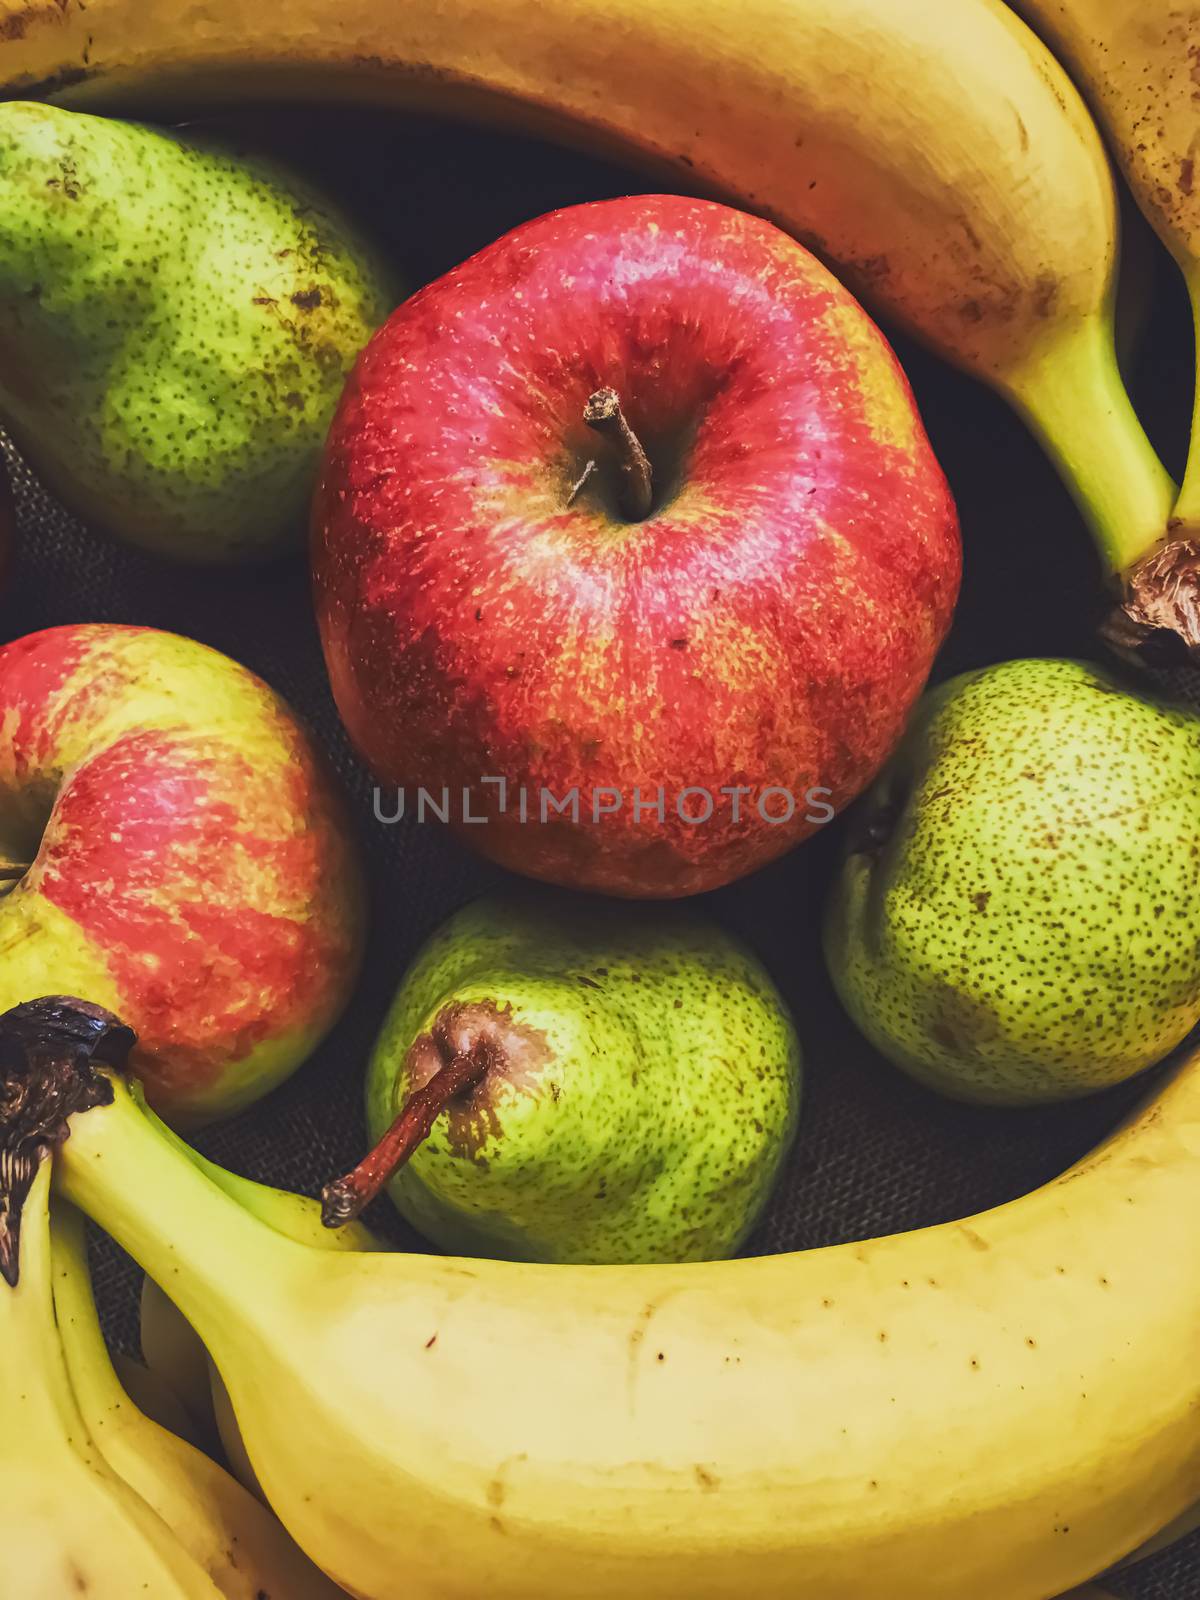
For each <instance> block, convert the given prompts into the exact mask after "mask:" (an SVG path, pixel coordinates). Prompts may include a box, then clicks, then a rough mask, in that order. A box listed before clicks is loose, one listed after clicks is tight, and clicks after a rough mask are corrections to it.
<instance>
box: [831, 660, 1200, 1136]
mask: <svg viewBox="0 0 1200 1600" xmlns="http://www.w3.org/2000/svg"><path fill="white" fill-rule="evenodd" d="M825 950H826V957H827V961H828V965H829V970H830V973H831V975H832V978H833V981H834V985H835V986H836V988H837V990H838V993H839V994H840V996H841V998H842V1001H843V1004H844V1005H845V1007H846V1009H847V1011H848V1012H849V1013H850V1015H851V1016H852V1017H853V1019H854V1020H855V1022H856V1023H857V1024H858V1026H859V1027H860V1028H861V1030H862V1031H863V1033H865V1034H866V1035H867V1037H868V1038H869V1039H870V1040H871V1041H872V1043H873V1044H875V1045H876V1046H877V1048H878V1049H879V1050H881V1051H882V1052H883V1054H884V1055H885V1056H887V1057H888V1058H889V1059H890V1060H892V1061H893V1062H895V1063H896V1065H897V1066H900V1067H902V1068H904V1069H905V1070H906V1071H908V1072H910V1073H912V1075H913V1076H914V1077H916V1078H919V1079H921V1080H922V1081H923V1082H925V1083H927V1084H930V1085H932V1086H933V1087H934V1088H936V1089H940V1090H942V1091H944V1092H945V1093H947V1094H950V1095H954V1096H956V1097H959V1098H962V1099H965V1100H973V1101H981V1102H991V1103H995V1104H1010V1105H1019V1104H1025V1103H1032V1102H1036V1101H1044V1100H1058V1099H1066V1098H1069V1097H1071V1096H1075V1095H1082V1094H1087V1093H1089V1092H1091V1091H1092V1090H1096V1089H1101V1088H1104V1087H1105V1086H1106V1085H1108V1084H1113V1083H1118V1082H1120V1081H1122V1080H1123V1079H1126V1078H1129V1077H1131V1076H1132V1075H1133V1074H1135V1073H1138V1072H1141V1071H1142V1070H1143V1069H1144V1068H1145V1067H1148V1066H1150V1065H1151V1064H1152V1063H1154V1062H1155V1061H1158V1060H1160V1059H1161V1058H1162V1057H1163V1056H1164V1055H1165V1054H1166V1053H1167V1052H1168V1051H1170V1050H1171V1049H1172V1048H1173V1047H1174V1046H1175V1045H1177V1044H1178V1043H1179V1042H1180V1041H1181V1040H1182V1039H1183V1038H1184V1037H1185V1035H1186V1034H1188V1033H1189V1032H1190V1031H1191V1029H1192V1027H1193V1026H1194V1025H1195V1023H1196V1022H1197V1020H1200V719H1197V718H1196V717H1194V716H1192V715H1190V714H1189V713H1188V712H1187V711H1185V710H1183V709H1181V708H1179V707H1176V706H1173V705H1171V704H1168V703H1166V702H1162V701H1158V700H1155V699H1152V698H1151V697H1149V696H1148V695H1142V694H1134V693H1130V692H1127V691H1126V690H1125V689H1124V688H1123V687H1122V684H1121V683H1120V681H1119V680H1118V679H1116V678H1115V677H1113V676H1112V675H1111V674H1109V673H1108V672H1106V671H1103V670H1101V669H1100V668H1099V667H1095V666H1090V665H1088V664H1086V663H1083V662H1076V661H1053V660H1034V661H1010V662H1007V663H1005V664H1004V665H1001V666H995V667H988V668H986V669H984V670H983V671H978V672H969V673H966V674H964V675H963V676H962V677H958V678H955V679H953V680H952V681H950V682H949V683H946V684H944V685H942V686H941V687H940V688H939V689H937V690H936V691H934V692H933V693H931V694H930V695H928V696H927V697H926V699H925V700H924V701H923V702H922V704H921V706H920V708H919V709H918V713H917V716H916V718H915V720H914V722H913V724H912V725H911V726H910V729H909V731H908V733H907V735H906V736H905V739H904V742H903V743H902V745H901V746H900V749H899V750H898V751H897V753H896V755H895V757H894V758H893V760H892V762H891V763H890V765H889V766H888V767H887V768H886V769H885V770H884V772H883V774H882V775H881V777H880V778H879V780H878V782H877V783H876V785H875V787H874V789H873V790H872V791H871V793H870V794H869V795H868V796H867V797H866V799H865V801H864V802H863V803H862V810H861V812H860V814H859V816H858V819H857V833H856V835H855V836H854V837H853V839H852V843H851V848H850V851H849V854H848V858H847V860H846V861H845V863H844V865H843V867H842V869H841V874H840V877H839V879H838V881H837V884H836V887H835V889H834V892H833V894H832V897H831V900H830V904H829V908H828V915H827V918H826V923H825Z"/></svg>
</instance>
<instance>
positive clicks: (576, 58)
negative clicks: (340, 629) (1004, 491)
mask: <svg viewBox="0 0 1200 1600" xmlns="http://www.w3.org/2000/svg"><path fill="white" fill-rule="evenodd" d="M701 84H703V85H704V89H703V92H702V93H701V92H699V91H698V85H701ZM0 89H3V90H5V91H6V92H7V93H9V94H24V95H27V96H38V95H53V96H55V97H56V98H61V99H62V100H64V101H65V102H66V103H68V104H71V105H76V106H80V107H84V108H88V109H93V110H136V111H139V112H145V111H149V112H153V111H155V110H162V109H163V108H166V109H167V110H168V111H169V112H171V113H174V114H177V113H178V109H179V107H180V105H181V104H182V103H185V102H186V103H187V104H189V105H195V104H198V103H201V102H202V101H203V100H204V99H205V98H206V97H216V98H218V99H219V100H220V101H222V102H228V101H229V100H230V99H231V98H261V97H263V96H270V95H272V94H278V93H280V92H284V93H288V94H294V93H301V94H310V93H314V94H315V93H320V94H339V93H347V94H348V93H352V94H354V95H355V97H356V98H359V99H362V98H367V99H378V100H383V101H393V102H398V103H401V104H406V105H417V106H420V107H428V106H433V107H435V108H436V109H438V110H441V111H453V110H461V111H462V112H464V113H465V114H468V115H475V116H485V117H503V118H507V119H508V120H510V121H513V122H516V123H519V124H521V125H523V126H526V127H532V128H534V129H536V130H538V131H550V132H560V133H563V134H565V135H566V136H567V137H569V138H573V139H575V140H576V141H579V142H586V143H590V144H593V145H597V146H600V147H602V148H604V149H609V150H611V149H616V150H619V151H621V152H623V153H624V154H625V155H626V156H629V157H633V158H635V159H640V160H642V161H644V162H649V163H652V164H653V165H655V166H656V167H663V168H667V169H671V168H673V169H674V170H676V171H683V172H686V174H687V177H688V180H689V182H699V183H701V184H702V185H704V186H705V187H707V188H709V189H711V190H714V191H716V192H718V193H720V194H723V195H725V196H727V197H729V198H732V199H734V200H735V201H737V202H740V203H741V204H742V205H744V206H746V207H747V208H748V209H750V210H754V211H758V212H762V213H764V214H765V215H768V216H770V217H772V218H773V219H774V220H775V221H777V222H778V223H779V224H780V225H781V226H783V227H784V228H786V229H788V230H789V231H791V232H792V233H794V234H795V235H796V236H797V237H798V238H800V239H802V240H803V241H805V242H806V243H808V244H810V245H812V246H813V247H815V248H816V249H817V250H818V251H820V252H821V253H823V254H824V255H826V256H827V257H830V258H831V259H832V260H833V261H835V262H836V263H838V264H839V266H840V268H841V270H842V272H843V274H844V276H845V277H846V279H847V281H848V282H849V283H850V284H851V285H852V286H853V287H854V288H855V289H856V290H857V291H858V292H860V293H861V294H862V296H863V297H864V298H865V299H867V300H868V301H869V302H870V303H871V304H873V305H874V306H876V307H880V308H882V309H883V310H884V311H886V312H887V313H888V314H889V315H891V316H892V317H894V318H896V319H897V320H898V321H900V322H902V323H903V324H904V325H906V326H907V327H909V328H910V329H912V330H914V331H915V332H916V333H918V334H919V335H921V336H922V337H923V338H924V339H926V340H927V341H928V342H929V343H930V344H932V345H933V346H934V347H935V348H936V349H938V350H940V351H941V352H942V353H943V354H945V355H946V356H948V357H950V358H951V359H952V360H954V361H956V362H957V363H958V364H959V365H961V366H963V367H965V368H966V369H967V370H968V371H970V372H973V373H975V374H976V375H977V376H979V377H981V378H983V379H985V380H986V381H987V382H989V383H992V384H993V385H995V386H996V387H997V388H999V389H1000V390H1001V391H1003V392H1004V393H1005V394H1006V395H1008V397H1009V398H1010V399H1011V400H1012V401H1013V402H1014V403H1015V404H1016V405H1017V406H1018V408H1019V409H1020V410H1021V411H1022V412H1023V413H1024V414H1025V416H1026V417H1027V418H1028V419H1029V421H1030V422H1031V424H1032V425H1033V427H1034V428H1035V429H1036V430H1037V432H1038V433H1039V434H1040V435H1041V436H1042V438H1043V439H1044V441H1045V443H1046V444H1047V446H1048V448H1049V449H1050V451H1051V453H1052V455H1053V456H1054V457H1055V459H1056V460H1057V462H1058V464H1059V465H1060V467H1061V469H1062V471H1063V472H1064V475H1065V477H1066V479H1067V481H1068V483H1069V484H1070V485H1071V487H1072V488H1073V490H1074V491H1075V493H1076V495H1077V496H1078V498H1079V500H1080V502H1081V504H1082V506H1083V508H1084V510H1085V512H1086V513H1087V515H1088V517H1089V519H1090V521H1091V524H1092V526H1093V529H1094V532H1095V534H1096V537H1097V539H1098V542H1099V544H1100V546H1101V549H1102V552H1103V554H1104V559H1105V561H1106V563H1107V565H1108V566H1109V567H1110V568H1111V569H1112V570H1113V571H1114V572H1118V571H1121V570H1122V569H1124V568H1125V567H1127V566H1128V565H1129V564H1130V563H1132V562H1134V561H1135V560H1137V559H1138V558H1140V557H1141V556H1143V555H1144V554H1145V552H1146V551H1147V550H1148V549H1151V548H1152V547H1154V546H1155V545H1156V544H1157V543H1158V542H1159V541H1160V540H1161V539H1162V537H1163V536H1164V533H1165V528H1166V522H1167V517H1168V515H1169V512H1170V507H1171V503H1172V500H1173V497H1174V488H1173V485H1172V484H1171V483H1170V481H1169V480H1168V478H1167V476H1166V473H1165V472H1164V471H1163V469H1162V467H1161V465H1160V464H1159V462H1158V461H1157V459H1156V457H1155V456H1154V453H1153V451H1152V450H1151V448H1150V446H1149V444H1148V443H1147V441H1146V438H1145V435H1144V434H1143V432H1142V430H1141V427H1140V425H1139V423H1138V421H1137V419H1136V417H1135V416H1134V414H1133V411H1132V409H1131V407H1130V404H1129V401H1128V398H1127V396H1126V394H1125V391H1124V388H1123V387H1122V384H1121V381H1120V378H1119V376H1118V373H1117V367H1116V361H1115V357H1114V353H1113V336H1112V304H1111V302H1112V290H1113V275H1114V267H1115V261H1116V250H1117V224H1116V211H1115V202H1114V192H1113V185H1112V179H1111V173H1110V171H1109V167H1108V163H1107V160H1106V157H1105V154H1104V151H1103V148H1102V146H1101V143H1100V139H1099V136H1098V134H1097V132H1096V130H1095V127H1094V126H1093V124H1092V122H1091V119H1090V117H1089V116H1088V113H1087V111H1086V109H1085V108H1084V105H1083V103H1082V101H1081V100H1080V98H1079V96H1078V94H1077V93H1076V91H1075V90H1074V88H1073V87H1072V85H1071V83H1070V82H1069V80H1068V79H1067V77H1066V75H1065V73H1064V72H1063V71H1062V70H1061V69H1060V68H1059V66H1058V64H1057V63H1056V62H1055V61H1054V59H1053V58H1052V56H1051V55H1050V53H1049V52H1048V51H1047V50H1046V49H1045V48H1044V46H1043V45H1042V44H1041V43H1040V41H1039V40H1038V39H1037V38H1036V37H1035V35H1034V34H1033V33H1032V32H1031V31H1030V30H1029V29H1028V28H1027V27H1026V26H1025V25H1024V24H1023V23H1022V22H1020V21H1019V20H1018V19H1017V18H1016V17H1015V16H1014V15H1013V13H1012V12H1011V11H1009V10H1008V8H1007V7H1006V6H1004V5H1003V4H1001V3H1000V0H739V3H738V5H737V6H736V7H732V8H731V7H730V6H728V5H727V4H724V3H722V0H700V3H696V0H654V3H653V4H646V3H644V0H556V3H555V4H553V5H549V4H540V3H538V0H439V3H437V4H415V3H407V4H400V3H391V4H384V5H380V4H379V3H378V0H289V4H288V5H287V6H285V7H275V8H267V7H263V6H261V5H258V4H255V3H254V0H209V3H207V4H205V5H203V6H184V7H181V6H180V4H179V0H90V3H89V4H88V5H87V6H82V5H79V6H76V5H68V6H64V5H62V4H60V3H59V0H33V3H30V0H0Z"/></svg>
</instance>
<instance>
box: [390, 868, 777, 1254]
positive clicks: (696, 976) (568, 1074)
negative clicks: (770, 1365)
mask: <svg viewBox="0 0 1200 1600" xmlns="http://www.w3.org/2000/svg"><path fill="white" fill-rule="evenodd" d="M456 1002H460V1003H466V1004H470V1003H471V1002H483V1003H485V1004H490V1005H491V1006H494V1007H497V1008H499V1009H500V1011H501V1012H502V1014H503V1012H504V1008H505V1007H511V1015H509V1016H508V1017H507V1022H508V1024H510V1025H511V1026H512V1027H513V1028H514V1029H517V1030H519V1031H520V1032H521V1034H522V1036H523V1038H524V1039H525V1040H526V1041H532V1046H531V1048H529V1049H528V1050H527V1051H526V1052H525V1055H524V1057H523V1060H522V1064H521V1065H520V1067H519V1069H518V1070H516V1071H512V1072H510V1073H509V1074H508V1075H507V1076H505V1075H503V1074H492V1075H490V1076H489V1077H488V1078H486V1079H485V1080H484V1081H483V1083H481V1084H480V1085H479V1086H478V1088H477V1089H475V1090H474V1091H473V1092H472V1094H471V1095H470V1097H469V1100H468V1103H467V1104H466V1105H465V1106H463V1107H461V1108H460V1109H459V1110H458V1112H457V1114H456V1112H455V1110H454V1109H453V1108H449V1109H448V1110H447V1111H446V1112H444V1113H443V1115H442V1116H441V1117H439V1118H438V1120H437V1121H436V1122H435V1123H434V1126H433V1130H432V1133H431V1134H430V1136H429V1138H428V1139H427V1140H426V1141H425V1143H424V1144H422V1145H421V1146H420V1148H419V1149H418V1150H417V1152H416V1154H415V1155H414V1156H413V1157H412V1159H411V1160H410V1162H409V1163H408V1165H407V1166H405V1167H404V1168H402V1169H401V1170H400V1171H399V1172H398V1173H397V1174H396V1176H395V1177H394V1178H393V1179H392V1181H391V1184H390V1186H389V1191H390V1193H391V1195H392V1198H393V1199H394V1201H395V1203H396V1205H397V1206H398V1208H399V1209H400V1211H401V1212H402V1213H403V1215H404V1216H405V1217H406V1218H407V1219H408V1220H409V1221H410V1222H411V1223H412V1224H413V1225H414V1226H415V1227H416V1228H417V1229H419V1231H420V1232H421V1233H423V1234H424V1235H425V1236H426V1237H427V1238H429V1239H430V1240H432V1241H433V1242H434V1243H435V1244H437V1245H439V1246H441V1247H442V1248H443V1249H445V1250H447V1251H450V1252H451V1253H453V1254H458V1255H475V1256H498V1257H508V1258H511V1259H514V1260H526V1261H549V1262H600V1263H617V1262H642V1261H703V1260H715V1259H718V1258H721V1257H724V1256H728V1255H731V1254H733V1253H734V1252H735V1251H736V1250H737V1248H738V1246H739V1245H740V1244H741V1243H742V1242H743V1240H744V1239H745V1238H746V1235H747V1234H748V1233H749V1232H750V1230H751V1229H752V1228H753V1226H754V1223H755V1222H756V1220H757V1218H758V1216H759V1214H760V1212H761V1211H762V1208H763V1205H764V1204H765V1202H766V1200H767V1197H768V1195H769V1193H770V1191H771V1188H772V1186H773V1184H774V1182H775V1179H776V1177H777V1175H778V1173H779V1169H780V1166H781V1164H782V1162H783V1159H784V1157H785V1156H786V1154H787V1151H788V1149H789V1147H790V1145H791V1142H792V1138H793V1135H794V1133H795V1128H796V1118H797V1112H798V1105H799V1093H800V1046H799V1043H798V1041H797V1038H796V1034H795V1030H794V1028H793V1026H792V1023H791V1019H790V1017H789V1015H788V1012H787V1008H786V1007H785V1005H784V1003H783V1001H782V999H781V998H780V996H779V994H778V993H777V991H776V990H775V988H774V986H773V985H772V983H771V980H770V979H769V977H768V976H767V974H766V972H765V971H764V970H763V968H762V967H761V966H760V965H759V963H758V962H757V961H756V960H755V958H754V957H753V956H752V955H751V954H750V953H749V952H748V951H747V950H745V949H744V948H743V947H742V946H741V945H740V944H738V943H736V942H735V941H734V940H733V939H731V938H730V937H729V936H728V935H726V934H725V933H723V932H722V931H721V930H720V929H719V928H717V927H715V926H714V925H713V924H712V923H710V922H708V921H707V920H705V919H703V918H701V917H698V916H696V915H695V914H689V913H681V912H677V911H675V910H673V909H667V910H664V911H659V910H655V911H652V912H648V911H645V910H640V909H639V910H638V911H637V912H636V913H635V912H631V911H630V910H629V909H628V908H626V907H619V908H610V907H606V906H602V905H601V906H594V907H593V906H584V907H582V908H580V907H578V906H575V905H571V906H570V907H567V906H565V905H564V904H563V902H561V901H556V900H555V899H554V898H551V897H547V898H542V897H538V896H530V897H528V898H527V897H524V896H520V895H518V896H514V897H513V898H511V899H510V898H503V899H501V898H495V899H488V900H481V901H478V902H476V903H474V904H473V905H470V906H468V907H466V908H465V909H464V910H462V911H460V912H458V913H457V914H456V915H455V916H454V917H452V918H451V919H450V920H449V922H447V923H446V924H445V925H444V926H443V927H442V928H441V929H440V930H439V931H438V932H437V933H436V934H435V935H434V937H433V938H432V939H431V940H430V941H429V942H428V944H427V945H426V946H425V947H424V949H423V951H422V952H421V954H420V955H419V956H418V958H417V960H416V962H415V963H414V965H413V966H412V968H411V969H410V971H409V972H408V974H407V975H406V977H405V979H404V981H403V983H402V985H401V987H400V990H399V993H398V994H397V996H396V999H395V1002H394V1003H393V1006H392V1009H391V1012H390V1014H389V1016H388V1018H387V1021H386V1023H385V1025H384V1028H383V1032H382V1034H381V1036H380V1038H379V1041H378V1044H377V1046H376V1049H375V1052H374V1056H373V1059H372V1062H371V1067H370V1072H369V1076H368V1084H367V1121H368V1125H369V1130H370V1134H371V1138H372V1139H373V1140H375V1139H378V1138H379V1137H380V1136H381V1135H382V1134H383V1132H384V1131H385V1130H386V1128H387V1127H388V1125H389V1124H390V1123H391V1121H392V1119H393V1118H394V1116H395V1115H396V1113H397V1111H398V1110H399V1109H400V1106H401V1105H402V1103H403V1101H404V1100H405V1098H406V1097H407V1095H408V1094H409V1092H410V1091H411V1089H413V1088H415V1087H418V1086H419V1084H418V1081H417V1080H415V1079H414V1076H413V1072H412V1063H413V1062H414V1061H415V1060H416V1059H418V1058H419V1055H420V1045H419V1043H418V1041H419V1040H420V1039H421V1037H422V1036H423V1035H426V1036H427V1035H428V1031H429V1030H430V1028H431V1026H432V1024H433V1022H434V1019H435V1018H436V1017H437V1016H438V1015H439V1013H441V1012H443V1009H444V1008H445V1007H446V1006H447V1005H449V1004H452V1003H456ZM464 1098H466V1097H464Z"/></svg>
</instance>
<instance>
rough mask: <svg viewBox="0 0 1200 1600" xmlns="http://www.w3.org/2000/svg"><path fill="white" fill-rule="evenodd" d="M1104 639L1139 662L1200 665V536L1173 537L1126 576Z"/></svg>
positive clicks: (1103, 632) (1125, 656) (1104, 629)
mask: <svg viewBox="0 0 1200 1600" xmlns="http://www.w3.org/2000/svg"><path fill="white" fill-rule="evenodd" d="M1121 589H1122V593H1121V601H1120V604H1119V605H1118V606H1117V607H1116V608H1115V609H1114V610H1113V611H1112V612H1111V613H1110V615H1109V616H1108V617H1107V618H1106V619H1105V621H1104V623H1103V624H1102V626H1101V629H1100V634H1101V637H1102V638H1103V639H1104V641H1105V643H1106V644H1107V645H1108V646H1109V647H1110V649H1112V650H1114V651H1115V652H1116V653H1117V654H1118V655H1119V656H1121V657H1122V658H1123V659H1124V660H1126V661H1130V662H1132V663H1133V664H1134V665H1136V666H1147V667H1179V666H1193V667H1195V666H1200V540H1198V539H1191V538H1184V539H1172V540H1170V541H1169V542H1168V543H1166V544H1162V545H1159V546H1158V548H1157V549H1155V550H1152V551H1151V552H1150V554H1149V555H1148V556H1143V557H1142V559H1141V560H1140V561H1138V562H1135V563H1134V565H1133V566H1132V567H1130V568H1129V569H1128V571H1127V572H1125V573H1124V574H1123V575H1122V580H1121Z"/></svg>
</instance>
